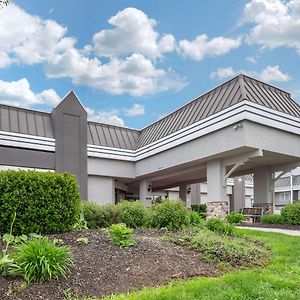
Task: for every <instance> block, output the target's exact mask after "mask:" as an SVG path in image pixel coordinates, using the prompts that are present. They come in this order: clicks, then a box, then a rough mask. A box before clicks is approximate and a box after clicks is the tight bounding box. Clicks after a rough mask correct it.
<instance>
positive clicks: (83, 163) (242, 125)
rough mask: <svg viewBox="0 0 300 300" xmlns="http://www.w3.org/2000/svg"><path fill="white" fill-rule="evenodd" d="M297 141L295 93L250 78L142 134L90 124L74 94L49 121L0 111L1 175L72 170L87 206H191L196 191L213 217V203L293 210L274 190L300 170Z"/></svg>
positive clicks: (299, 117)
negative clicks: (159, 202) (161, 202)
mask: <svg viewBox="0 0 300 300" xmlns="http://www.w3.org/2000/svg"><path fill="white" fill-rule="evenodd" d="M299 135H300V107H299V105H298V104H297V103H296V102H294V101H293V100H292V99H291V96H290V94H289V93H288V92H285V91H283V90H281V89H278V88H276V87H273V86H271V85H268V84H266V83H263V82H261V81H258V80H255V79H253V78H251V77H248V76H245V75H239V76H237V77H235V78H233V79H231V80H229V81H227V82H225V83H224V84H222V85H220V86H218V87H216V88H215V89H213V90H211V91H209V92H207V93H205V94H203V95H202V96H200V97H198V98H197V99H195V100H193V101H192V102H190V103H188V104H186V105H185V106H183V107H181V108H179V109H178V110H176V111H175V112H173V113H171V114H169V115H168V116H166V117H164V118H162V119H161V120H159V121H157V122H155V123H153V124H151V125H149V126H147V127H146V128H144V129H142V130H134V129H130V128H125V127H117V126H112V125H106V124H101V123H96V122H90V121H88V120H87V113H86V111H85V109H84V107H83V105H82V104H81V102H80V100H79V99H78V97H76V95H75V94H74V92H70V93H69V94H68V95H67V96H66V97H65V98H64V99H63V100H62V102H61V103H60V104H59V105H58V106H57V107H55V108H54V109H53V111H52V112H51V113H46V112H40V111H34V110H28V109H23V108H17V107H12V106H7V105H0V165H1V169H12V168H14V169H18V168H30V169H38V170H51V171H66V172H70V173H72V174H74V175H76V178H77V181H78V183H79V186H80V193H81V198H82V199H86V200H89V201H95V202H99V203H101V204H107V203H116V202H117V201H120V200H122V199H133V200H134V199H138V200H140V201H143V202H144V204H145V205H146V206H149V205H151V203H152V201H153V199H154V198H157V197H171V198H174V197H175V196H176V195H178V194H179V196H180V198H181V199H182V200H184V201H186V203H187V206H189V205H191V203H192V201H193V197H192V195H194V194H195V193H196V194H197V193H198V195H200V197H198V199H203V201H206V203H207V204H208V205H212V210H211V211H212V214H213V207H214V203H227V205H228V206H229V207H230V209H231V210H232V209H233V210H238V209H240V208H241V207H242V206H245V205H246V206H248V205H251V203H252V204H253V203H254V205H262V206H270V205H271V204H273V203H274V202H275V201H279V202H280V201H281V202H287V201H288V199H289V198H288V197H289V196H288V194H287V192H288V191H286V190H284V189H282V191H281V192H282V193H284V194H283V195H281V194H279V192H278V193H277V194H276V195H275V193H274V192H275V186H277V188H279V186H278V184H279V182H281V181H284V180H285V178H286V176H285V175H286V174H288V172H291V171H292V170H294V169H296V168H297V167H298V165H299V162H300V138H299ZM246 175H247V176H249V175H251V176H252V178H253V179H252V187H251V186H250V185H251V183H250V182H249V180H247V176H246ZM245 176H246V177H245ZM284 176H285V177H284ZM245 178H246V179H245ZM295 178H296V177H295ZM240 180H241V183H242V184H239V182H240ZM293 180H294V179H293ZM297 180H298V179H297ZM295 183H296V181H295ZM193 184H198V185H197V186H198V188H193ZM197 189H199V190H197ZM251 189H252V194H251V192H250V191H251ZM293 193H294V192H293ZM245 195H246V196H245ZM274 195H275V196H274ZM290 195H292V192H291V191H290ZM295 195H296V194H295ZM293 198H294V194H293ZM279 199H281V200H279Z"/></svg>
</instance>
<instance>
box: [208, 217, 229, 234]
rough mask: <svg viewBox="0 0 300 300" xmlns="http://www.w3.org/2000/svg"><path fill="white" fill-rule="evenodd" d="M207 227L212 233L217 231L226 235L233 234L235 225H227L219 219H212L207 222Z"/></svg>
mask: <svg viewBox="0 0 300 300" xmlns="http://www.w3.org/2000/svg"><path fill="white" fill-rule="evenodd" d="M206 227H207V229H208V230H210V231H216V232H219V233H222V234H225V235H232V234H233V228H234V227H233V225H232V224H230V223H225V222H224V221H222V220H221V219H219V218H211V219H209V220H207V221H206Z"/></svg>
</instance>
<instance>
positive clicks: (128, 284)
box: [0, 230, 221, 300]
mask: <svg viewBox="0 0 300 300" xmlns="http://www.w3.org/2000/svg"><path fill="white" fill-rule="evenodd" d="M162 235H163V233H162V232H160V231H155V230H136V231H135V235H134V239H135V240H136V245H135V246H133V247H130V248H126V249H119V248H118V247H116V246H114V245H113V244H111V242H110V241H109V239H108V237H107V234H106V233H105V232H103V231H100V230H84V231H81V232H80V231H73V232H68V233H64V234H60V235H57V236H54V237H59V238H61V239H63V240H64V241H65V244H66V245H69V246H70V247H71V249H72V253H73V257H74V260H75V264H76V265H75V267H74V268H72V270H71V272H70V274H69V276H68V278H67V279H64V278H61V279H58V280H52V281H49V282H46V283H43V284H32V285H30V286H28V287H27V288H25V289H21V288H18V287H19V286H20V284H21V283H22V280H21V279H20V278H11V277H2V276H0V299H1V300H5V299H12V300H16V299H18V300H26V299H30V300H31V299H34V300H37V299H49V300H56V299H57V300H58V299H59V300H63V299H64V292H65V291H67V290H69V291H70V292H71V293H72V294H78V295H79V296H83V295H85V296H98V297H101V296H104V295H109V294H112V293H122V292H128V291H132V290H137V289H141V288H143V287H153V286H158V285H161V284H166V283H168V282H170V281H171V280H174V279H187V278H192V277H197V276H217V275H219V274H220V273H221V271H219V270H218V269H217V268H216V267H215V266H214V265H211V264H208V263H205V262H204V261H203V260H202V259H201V256H200V254H199V253H197V252H194V251H192V250H188V249H186V248H183V247H181V246H178V245H175V244H173V243H171V242H169V241H167V240H165V239H163V238H162ZM78 237H87V238H88V239H89V244H87V245H78V244H77V243H76V242H75V240H76V239H77V238H78ZM0 248H1V245H0ZM18 289H19V290H20V291H18Z"/></svg>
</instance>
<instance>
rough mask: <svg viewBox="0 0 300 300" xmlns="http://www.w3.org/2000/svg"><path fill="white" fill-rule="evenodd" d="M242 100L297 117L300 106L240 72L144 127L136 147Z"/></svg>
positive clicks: (270, 87) (285, 94)
mask: <svg viewBox="0 0 300 300" xmlns="http://www.w3.org/2000/svg"><path fill="white" fill-rule="evenodd" d="M242 100H248V101H251V102H254V103H256V104H259V105H263V106H265V107H268V108H271V109H274V110H277V111H281V112H284V113H287V114H289V115H292V116H295V117H300V106H299V105H298V104H297V103H296V102H294V101H293V100H292V99H291V96H290V94H289V93H287V92H285V91H283V90H281V89H278V88H276V87H274V86H271V85H269V84H266V83H264V82H261V81H259V80H256V79H253V78H251V77H248V76H246V75H239V76H237V77H235V78H233V79H231V80H229V81H227V82H225V83H223V84H222V85H220V86H218V87H216V88H215V89H213V90H211V91H209V92H207V93H205V94H204V95H202V96H200V97H199V98H197V99H195V100H194V101H192V102H190V103H188V104H186V105H185V106H183V107H181V108H180V109H178V110H176V111H175V112H173V113H171V114H170V115H168V116H166V117H164V118H163V119H161V120H159V121H157V122H155V123H153V124H151V125H149V126H148V127H146V128H145V129H143V130H142V133H141V137H140V141H139V143H138V147H139V148H140V147H143V146H146V145H148V144H151V143H152V142H155V141H157V140H159V139H161V138H163V137H165V136H168V135H169V134H171V133H174V132H176V131H178V130H180V129H183V128H185V127H187V126H189V125H191V124H193V123H196V122H198V121H200V120H202V119H205V118H207V117H209V116H211V115H214V114H216V113H218V112H220V111H222V110H224V109H226V108H228V107H230V106H232V105H234V104H236V103H238V102H240V101H242Z"/></svg>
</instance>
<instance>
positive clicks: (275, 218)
mask: <svg viewBox="0 0 300 300" xmlns="http://www.w3.org/2000/svg"><path fill="white" fill-rule="evenodd" d="M261 222H262V223H263V224H284V219H283V217H282V216H281V215H264V216H263V217H262V218H261Z"/></svg>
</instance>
